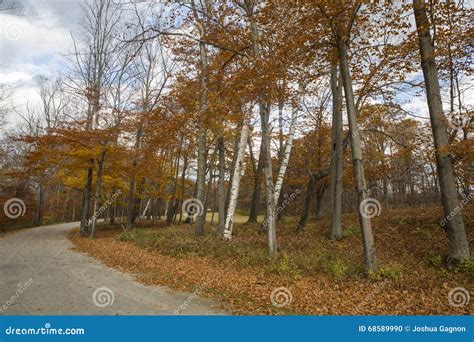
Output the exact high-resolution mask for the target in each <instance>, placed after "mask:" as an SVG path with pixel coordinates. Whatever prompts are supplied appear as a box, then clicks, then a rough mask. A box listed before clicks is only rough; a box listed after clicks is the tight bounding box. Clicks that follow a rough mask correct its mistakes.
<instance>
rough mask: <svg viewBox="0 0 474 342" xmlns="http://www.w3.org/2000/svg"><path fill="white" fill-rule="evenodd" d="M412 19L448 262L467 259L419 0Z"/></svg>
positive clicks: (435, 74)
mask: <svg viewBox="0 0 474 342" xmlns="http://www.w3.org/2000/svg"><path fill="white" fill-rule="evenodd" d="M413 10H414V12H415V22H416V27H417V32H418V42H419V47H420V56H421V68H422V70H423V76H424V79H425V86H426V95H427V101H428V107H429V112H430V120H431V129H432V131H433V138H434V145H435V155H436V166H437V170H438V176H439V185H440V188H441V198H442V202H443V208H444V215H445V217H446V218H449V217H450V218H451V219H450V220H449V219H447V232H448V240H449V250H448V253H449V262H450V263H455V262H459V261H464V260H469V258H470V255H469V254H470V253H469V243H468V240H467V236H466V230H465V227H464V221H463V217H462V214H461V210H460V206H459V200H458V192H457V189H456V182H455V179H454V168H453V164H452V160H451V156H450V154H449V151H448V143H449V141H448V133H447V127H446V122H445V121H446V119H445V117H444V111H443V105H442V102H441V91H440V87H439V78H438V70H437V69H436V63H435V51H434V47H433V43H432V40H431V34H430V24H429V21H428V18H427V14H426V8H425V3H424V1H423V0H414V1H413Z"/></svg>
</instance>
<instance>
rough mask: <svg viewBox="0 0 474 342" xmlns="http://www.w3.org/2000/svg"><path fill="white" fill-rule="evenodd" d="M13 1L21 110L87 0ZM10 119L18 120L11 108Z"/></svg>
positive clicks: (11, 50) (12, 74)
mask: <svg viewBox="0 0 474 342" xmlns="http://www.w3.org/2000/svg"><path fill="white" fill-rule="evenodd" d="M3 1H12V0H3ZM16 1H17V2H19V3H20V4H21V6H22V8H21V9H20V10H19V11H18V12H19V13H20V15H10V14H0V84H1V83H3V84H6V85H7V86H8V87H9V88H11V89H13V93H12V103H13V105H14V106H15V107H16V108H17V110H19V111H21V110H24V108H25V106H26V104H27V103H28V105H29V106H31V107H34V106H36V105H38V103H39V96H38V90H37V82H36V80H37V78H38V77H39V76H46V77H49V78H54V77H55V76H57V75H59V74H60V73H61V71H62V70H64V68H65V61H64V58H65V56H66V55H67V54H68V52H69V51H71V48H72V38H71V34H72V33H73V32H75V31H76V30H77V29H78V27H79V22H80V18H81V6H80V3H81V2H84V1H86V0H16ZM0 3H1V0H0ZM415 77H421V73H419V74H418V75H415ZM470 81H472V78H471V79H470ZM471 95H472V96H471ZM402 100H403V102H405V103H404V105H403V106H404V108H405V109H406V110H408V111H411V112H412V113H414V114H416V115H417V116H423V117H426V116H427V112H428V108H427V105H426V100H425V98H424V96H421V97H412V96H409V97H407V96H406V95H405V96H404V97H403V99H402ZM466 102H467V103H470V105H472V104H474V91H470V92H469V94H467V96H466ZM9 121H10V122H12V123H14V122H15V121H18V118H16V117H15V114H14V113H13V112H12V113H11V114H10V117H9Z"/></svg>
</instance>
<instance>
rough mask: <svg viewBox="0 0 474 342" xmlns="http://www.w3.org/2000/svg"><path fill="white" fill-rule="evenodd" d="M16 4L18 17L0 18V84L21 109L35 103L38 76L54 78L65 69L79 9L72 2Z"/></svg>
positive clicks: (53, 0)
mask: <svg viewBox="0 0 474 342" xmlns="http://www.w3.org/2000/svg"><path fill="white" fill-rule="evenodd" d="M19 2H20V4H21V6H22V9H21V10H19V11H18V12H19V13H20V15H8V14H0V83H4V84H5V83H6V84H7V85H8V87H9V88H12V89H13V94H12V100H13V102H14V105H15V106H16V107H19V108H20V109H21V108H23V107H24V106H25V105H26V103H27V102H28V103H29V104H30V105H31V106H34V105H36V104H37V103H38V101H39V97H38V95H37V88H36V78H37V77H38V76H40V75H44V76H47V77H54V76H55V75H57V74H58V73H60V72H61V70H62V69H63V68H64V61H63V56H65V54H67V52H68V51H70V49H71V44H72V39H71V32H73V31H74V30H76V29H77V27H78V24H79V19H80V14H81V8H80V5H79V2H78V1H75V0H19ZM12 115H14V114H11V115H10V121H12V120H14V119H15V118H14V117H12Z"/></svg>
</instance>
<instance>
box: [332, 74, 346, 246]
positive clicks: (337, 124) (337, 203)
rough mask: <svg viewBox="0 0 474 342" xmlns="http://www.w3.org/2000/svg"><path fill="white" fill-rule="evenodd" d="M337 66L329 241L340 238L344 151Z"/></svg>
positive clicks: (333, 103) (334, 75)
mask: <svg viewBox="0 0 474 342" xmlns="http://www.w3.org/2000/svg"><path fill="white" fill-rule="evenodd" d="M337 74H338V73H337V66H336V65H332V66H331V92H332V153H331V184H330V196H331V224H330V225H329V239H330V240H340V239H341V238H342V225H341V217H342V173H343V157H344V151H343V147H342V84H341V82H340V78H339V77H338V75H337Z"/></svg>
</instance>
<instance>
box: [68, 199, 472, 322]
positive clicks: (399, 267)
mask: <svg viewBox="0 0 474 342" xmlns="http://www.w3.org/2000/svg"><path fill="white" fill-rule="evenodd" d="M472 209H473V208H472V207H471V208H469V207H466V208H464V217H465V223H466V227H467V232H468V237H469V241H470V248H471V251H472V245H473V242H474V211H473V210H472ZM441 216H442V211H441V209H439V208H416V209H397V210H391V211H384V213H383V215H381V216H379V217H376V218H374V219H373V228H374V235H375V245H376V252H377V258H378V264H379V270H378V271H377V272H373V273H371V274H369V275H365V272H364V267H363V251H362V242H361V238H360V234H359V229H358V219H357V215H356V214H347V215H344V216H343V231H344V238H343V239H342V240H341V241H337V242H334V241H329V240H328V239H327V238H326V235H327V227H328V224H329V218H322V219H321V220H319V221H318V222H311V223H310V224H309V225H308V227H307V228H306V230H305V231H302V232H298V231H297V230H296V223H295V221H294V220H291V219H290V220H289V219H286V220H284V222H282V223H280V224H279V225H278V233H277V236H278V242H279V257H278V258H277V259H276V260H269V259H268V258H267V253H266V252H267V249H266V235H265V234H263V233H261V232H260V226H259V225H255V224H244V223H240V224H236V225H235V227H234V232H235V234H234V238H233V240H232V241H231V242H223V241H221V240H220V239H219V238H218V237H216V234H214V232H213V231H214V230H215V226H212V225H210V224H208V225H207V226H206V234H205V236H203V237H196V236H195V235H194V228H193V226H191V225H189V224H181V225H175V226H170V227H166V225H165V223H164V222H158V223H156V224H154V225H152V224H151V223H141V224H140V223H139V224H137V226H138V227H137V228H136V229H134V230H133V231H132V232H124V231H123V229H122V228H121V227H120V226H105V225H104V226H102V227H101V229H100V230H99V232H98V236H97V238H96V239H94V240H91V239H84V238H80V237H77V236H75V237H71V239H72V241H73V243H74V244H75V248H76V249H77V250H79V251H82V252H85V253H87V254H89V255H91V256H93V257H95V258H97V259H99V260H101V261H102V262H104V263H105V264H107V265H108V266H111V267H115V268H117V269H120V270H122V271H125V272H130V273H132V274H133V275H134V276H135V278H136V279H137V280H138V281H139V282H141V283H144V284H147V285H166V286H169V287H171V288H174V289H178V290H185V291H197V290H199V294H200V295H202V296H204V297H209V298H213V299H215V300H217V301H220V302H223V303H225V309H226V310H228V311H230V312H233V313H234V314H244V315H246V314H281V315H286V314H312V315H349V314H354V315H368V314H370V315H381V314H395V315H411V314H420V315H421V314H424V315H426V314H440V315H446V314H448V315H454V314H457V315H470V314H472V312H473V308H474V306H473V302H474V299H472V300H471V301H470V302H467V303H465V304H464V305H462V306H460V307H455V306H453V305H452V301H451V304H450V300H449V299H448V297H449V293H450V291H452V290H453V289H456V288H464V289H466V290H467V291H468V293H470V294H474V286H473V283H474V282H473V280H474V262H473V261H472V260H471V261H469V262H466V263H463V264H461V265H459V266H457V267H453V268H449V269H448V268H446V267H445V265H444V260H445V255H446V252H447V245H448V241H447V236H446V234H445V232H444V230H443V228H442V227H441V226H440V224H439V220H440V218H441ZM283 288H284V289H283ZM272 292H273V293H274V297H272V298H273V299H274V300H273V304H272V300H271V294H272ZM275 304H276V305H275ZM454 304H456V303H454Z"/></svg>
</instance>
